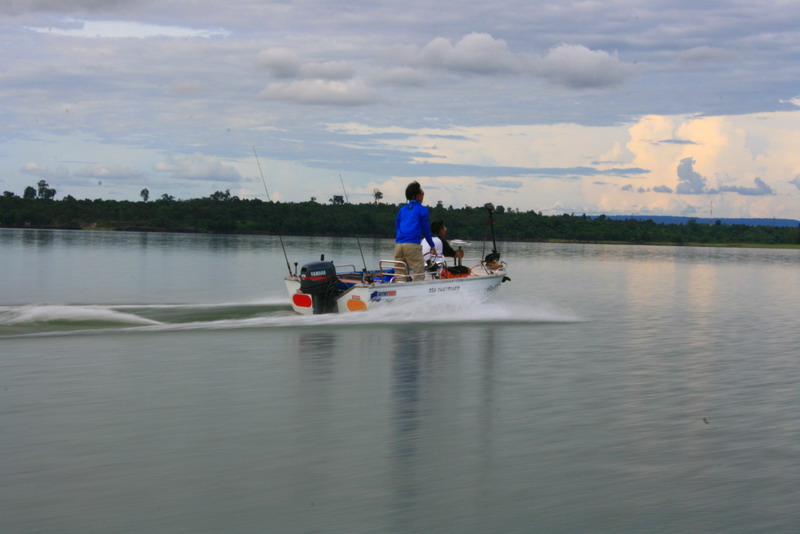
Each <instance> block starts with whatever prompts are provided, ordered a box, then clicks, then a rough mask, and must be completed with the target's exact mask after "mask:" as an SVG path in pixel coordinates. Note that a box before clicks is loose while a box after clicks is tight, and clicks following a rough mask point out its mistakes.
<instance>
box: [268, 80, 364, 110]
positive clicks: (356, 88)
mask: <svg viewBox="0 0 800 534" xmlns="http://www.w3.org/2000/svg"><path fill="white" fill-rule="evenodd" d="M259 97H260V98H265V99H270V100H284V101H287V102H295V103H298V104H317V105H333V106H361V105H366V104H372V103H374V102H376V101H377V100H378V94H377V92H376V91H375V90H374V89H373V88H371V87H369V86H368V85H367V84H366V83H365V82H364V81H363V80H361V79H358V78H355V79H352V80H347V81H336V80H321V79H314V80H296V81H292V82H277V83H272V84H269V85H268V86H267V87H266V88H265V89H264V90H263V91H262V92H261V94H260V95H259Z"/></svg>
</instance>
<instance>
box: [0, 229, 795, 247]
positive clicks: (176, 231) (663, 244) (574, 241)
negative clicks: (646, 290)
mask: <svg viewBox="0 0 800 534" xmlns="http://www.w3.org/2000/svg"><path fill="white" fill-rule="evenodd" d="M0 229H9V230H70V231H82V232H144V233H164V234H207V235H269V236H276V237H280V236H281V234H277V233H274V232H266V231H217V232H210V231H207V230H201V229H198V228H169V229H168V228H154V227H124V228H112V227H99V226H97V227H95V226H82V227H78V226H49V225H43V226H33V225H30V226H4V225H0ZM283 237H363V238H371V239H391V237H387V236H385V235H377V234H359V235H357V236H356V235H340V234H318V233H315V234H310V233H309V234H306V233H292V234H285V235H283ZM497 241H498V242H501V243H515V242H518V243H563V244H583V245H631V246H637V245H639V246H642V245H643V246H654V247H705V248H766V249H786V250H800V244H769V243H702V242H683V243H678V242H668V241H658V242H656V241H653V242H634V241H601V240H580V239H557V238H553V239H530V238H528V239H525V238H518V239H502V238H498V239H497Z"/></svg>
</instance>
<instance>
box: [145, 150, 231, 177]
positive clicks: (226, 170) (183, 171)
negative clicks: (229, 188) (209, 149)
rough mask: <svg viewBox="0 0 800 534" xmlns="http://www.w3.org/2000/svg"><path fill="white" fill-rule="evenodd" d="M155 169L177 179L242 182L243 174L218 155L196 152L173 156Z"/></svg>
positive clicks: (154, 168) (157, 164)
mask: <svg viewBox="0 0 800 534" xmlns="http://www.w3.org/2000/svg"><path fill="white" fill-rule="evenodd" d="M153 170H154V171H157V172H163V173H169V174H170V177H171V178H173V179H177V180H204V181H209V182H233V183H235V182H240V181H241V180H242V176H241V175H240V174H239V171H237V170H236V169H234V168H233V167H228V166H226V165H225V164H223V163H222V162H221V161H220V159H219V158H218V157H216V156H206V155H205V154H199V153H195V154H192V155H190V156H181V157H171V158H168V159H167V160H166V161H160V162H158V163H156V164H155V166H154V167H153Z"/></svg>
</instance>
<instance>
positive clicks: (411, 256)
mask: <svg viewBox="0 0 800 534" xmlns="http://www.w3.org/2000/svg"><path fill="white" fill-rule="evenodd" d="M424 196H425V191H423V190H422V186H421V185H419V182H411V183H410V184H408V187H406V200H407V201H408V202H407V203H406V204H405V205H404V206H403V207H402V208H400V211H398V212H397V219H396V220H395V230H396V233H395V240H394V241H395V245H394V259H395V261H404V262H405V263H406V264H407V265H408V266H409V267H410V268H411V272H412V273H413V275H414V277H413V280H415V281H416V280H424V279H425V262H424V261H423V260H422V247H421V246H420V245H419V242H420V238H422V237H423V236H424V237H425V241H426V242H427V243H428V245H429V246H430V247H435V246H436V245H435V244H434V242H433V236H432V235H431V230H430V223H429V222H428V208H426V207H425V206H423V205H422V199H423V198H424ZM395 271H404V269H395ZM397 274H406V273H405V272H398V273H397ZM397 280H398V281H405V280H406V278H405V277H402V276H398V277H397Z"/></svg>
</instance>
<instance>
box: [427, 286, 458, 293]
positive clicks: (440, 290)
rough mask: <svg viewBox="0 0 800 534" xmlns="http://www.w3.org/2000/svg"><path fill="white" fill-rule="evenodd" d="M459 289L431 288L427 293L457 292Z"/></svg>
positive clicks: (453, 287) (456, 287) (448, 287)
mask: <svg viewBox="0 0 800 534" xmlns="http://www.w3.org/2000/svg"><path fill="white" fill-rule="evenodd" d="M459 289H461V286H445V287H431V288H429V289H428V293H444V292H447V291H458V290H459Z"/></svg>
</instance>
